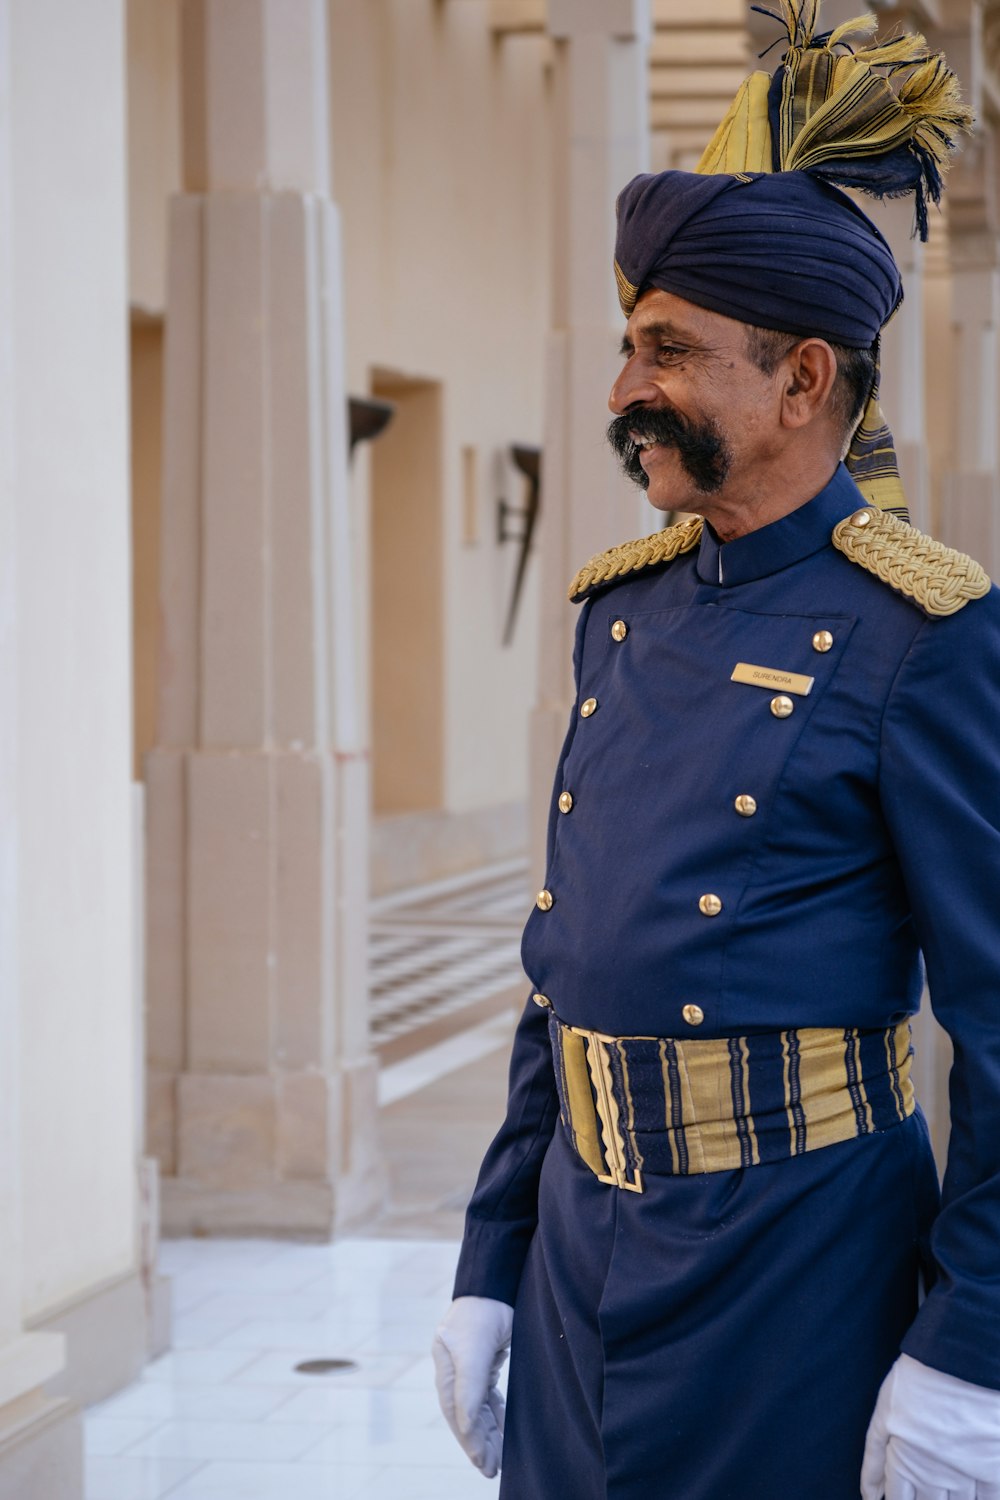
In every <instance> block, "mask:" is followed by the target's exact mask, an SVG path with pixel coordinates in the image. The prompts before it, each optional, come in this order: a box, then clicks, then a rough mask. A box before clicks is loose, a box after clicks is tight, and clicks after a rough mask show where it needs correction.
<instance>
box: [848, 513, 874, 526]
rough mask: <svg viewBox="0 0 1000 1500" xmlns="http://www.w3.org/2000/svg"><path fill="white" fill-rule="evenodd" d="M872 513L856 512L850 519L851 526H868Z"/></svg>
mask: <svg viewBox="0 0 1000 1500" xmlns="http://www.w3.org/2000/svg"><path fill="white" fill-rule="evenodd" d="M871 519H872V513H871V511H870V510H856V511H855V512H854V514H853V516H852V517H851V525H852V526H870V525H871Z"/></svg>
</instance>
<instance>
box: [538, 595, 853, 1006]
mask: <svg viewBox="0 0 1000 1500" xmlns="http://www.w3.org/2000/svg"><path fill="white" fill-rule="evenodd" d="M627 635H628V625H627V624H626V623H625V621H624V620H615V622H614V623H613V625H612V626H611V638H612V640H614V641H616V642H617V643H618V644H619V645H620V644H621V642H622V641H624V640H625V638H626V636H627ZM832 646H833V636H832V634H831V633H830V631H829V630H817V631H816V633H815V635H814V636H813V638H812V648H813V650H814V651H818V652H820V653H825V652H827V651H829V650H830V649H831V648H832ZM597 708H598V702H597V699H596V698H585V699H584V700H583V702H582V703H581V704H580V717H581V718H582V719H589V718H591V717H592V716H593V715H594V714H595V713H596V712H597ZM770 708H771V712H772V714H773V715H774V716H775V718H776V719H787V718H788V717H789V715H790V714H792V713H793V712H794V710H795V704H794V703H793V702H792V700H791V698H789V697H787V696H786V695H785V694H784V693H779V694H778V695H777V696H776V697H774V698H772V699H771V704H770ZM573 806H574V803H573V794H572V792H571V791H569V789H568V788H564V789H563V790H562V791H561V792H560V793H559V799H558V807H559V811H560V812H561V813H564V814H565V813H570V812H572V810H573ZM733 807H734V809H735V811H736V812H737V813H738V814H739V816H740V817H741V818H752V817H753V816H754V815H755V813H756V812H757V799H756V798H755V797H753V796H752V795H751V794H750V793H749V792H741V793H740V794H739V796H737V797H736V798H735V800H734V802H733ZM554 904H555V898H554V896H553V895H552V892H551V891H549V890H541V891H539V892H538V895H537V896H536V897H535V905H536V906H537V907H538V910H539V911H551V910H552V907H553V906H554ZM722 907H723V903H722V898H721V896H717V895H716V894H715V893H714V892H713V891H706V893H705V894H704V895H703V896H699V898H698V910H699V911H700V912H701V914H702V916H705V917H717V916H718V915H719V913H720V912H721V911H722ZM532 999H533V1000H534V1002H535V1004H536V1005H540V1006H543V1007H549V1008H551V1005H552V1001H551V1000H550V999H549V998H548V996H547V995H542V994H535V995H533V996H532ZM681 1015H682V1017H683V1019H684V1021H685V1022H686V1024H687V1025H688V1026H700V1025H701V1024H702V1022H703V1021H704V1019H705V1012H704V1011H703V1010H702V1008H701V1006H700V1005H693V1004H688V1005H685V1006H683V1007H682V1009H681Z"/></svg>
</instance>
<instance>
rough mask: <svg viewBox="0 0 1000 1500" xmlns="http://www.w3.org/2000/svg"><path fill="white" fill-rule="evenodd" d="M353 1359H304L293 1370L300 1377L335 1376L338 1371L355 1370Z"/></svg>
mask: <svg viewBox="0 0 1000 1500" xmlns="http://www.w3.org/2000/svg"><path fill="white" fill-rule="evenodd" d="M357 1368H358V1367H357V1365H356V1364H355V1363H354V1360H353V1359H304V1360H303V1361H302V1363H301V1364H300V1365H296V1366H295V1369H296V1371H297V1372H298V1374H300V1375H335V1374H336V1372H337V1371H338V1370H356V1369H357Z"/></svg>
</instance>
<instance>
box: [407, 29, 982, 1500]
mask: <svg viewBox="0 0 1000 1500" xmlns="http://www.w3.org/2000/svg"><path fill="white" fill-rule="evenodd" d="M785 8H786V11H787V19H788V22H789V37H790V42H791V46H790V48H789V52H788V53H787V54H786V57H785V59H784V61H783V64H782V67H781V68H780V69H779V70H778V73H777V75H776V79H775V82H774V84H773V85H771V84H769V87H768V88H766V89H764V90H763V92H762V91H761V88H760V84H759V81H758V82H757V83H756V84H755V83H754V80H751V82H750V84H749V85H748V86H747V89H748V90H749V94H748V96H747V97H744V98H743V103H742V105H741V103H740V100H738V101H737V106H734V111H735V113H732V114H731V116H730V118H729V121H728V124H727V127H726V132H725V134H724V138H723V139H721V140H717V141H716V142H715V143H713V147H712V148H710V151H709V153H708V157H709V165H710V166H711V170H710V171H709V172H708V173H706V174H703V175H698V174H688V173H679V172H668V173H663V174H660V175H659V176H657V177H640V178H637V179H635V181H633V182H632V183H630V184H629V186H628V187H627V188H626V189H625V191H624V193H623V194H622V195H621V197H620V199H619V202H618V243H617V255H616V268H615V269H616V274H617V277H618V284H619V292H620V296H621V300H622V305H623V310H624V311H625V312H626V315H627V318H628V321H627V324H626V329H625V339H624V342H623V346H622V353H623V358H624V364H623V368H622V370H621V373H620V375H619V376H618V379H617V380H616V382H615V384H614V387H613V389H612V392H611V398H610V406H611V410H612V412H613V413H614V420H613V422H612V424H611V429H610V437H611V441H612V443H613V445H614V447H615V448H616V450H617V451H618V452H619V454H620V455H621V456H622V458H623V461H624V463H625V465H626V469H627V470H628V472H630V473H631V474H632V475H633V477H634V478H636V479H637V480H638V481H639V482H640V483H643V484H644V485H645V486H646V487H647V493H648V495H649V498H650V500H651V501H652V503H653V504H654V505H657V506H659V507H661V508H662V509H665V510H682V511H687V512H691V513H693V516H694V519H692V520H690V521H687V522H684V523H682V524H681V525H679V526H672V527H668V528H667V530H666V531H663V532H660V533H657V534H656V535H655V536H653V537H650V538H646V539H644V540H643V541H641V542H636V543H629V544H626V545H625V546H623V547H619V548H614V549H612V550H611V552H609V553H606V554H603V555H602V556H600V557H598V558H595V559H594V560H593V561H592V562H591V563H590V564H588V565H587V566H586V567H585V568H583V569H582V570H581V572H580V573H579V574H578V576H577V578H576V580H575V581H574V585H573V589H572V597H573V598H574V599H575V600H577V601H578V602H580V603H581V605H582V608H581V617H580V621H579V626H578V630H577V640H576V650H575V662H574V664H575V671H576V683H577V700H576V705H575V708H574V713H573V717H572V721H571V724H570V728H569V732H568V735H567V738H566V742H565V745H564V748H563V752H562V756H561V758H560V763H559V767H558V769H557V773H556V782H555V789H554V796H553V805H552V813H551V818H550V828H549V846H548V865H547V874H546V880H545V888H544V889H543V890H542V891H541V892H540V893H539V895H538V898H537V902H536V909H535V911H534V912H533V913H532V916H531V918H530V920H529V922H528V925H527V928H526V931H525V938H524V947H523V956H524V963H525V970H526V972H527V974H528V976H529V979H530V981H531V983H532V986H533V997H532V1000H533V1003H532V1002H529V1004H528V1005H527V1007H526V1010H525V1014H524V1017H523V1018H522V1021H521V1023H520V1026H519V1029H518V1034H517V1038H516V1041H515V1047H514V1055H513V1060H512V1066H511V1086H510V1097H509V1103H508V1111H507V1118H506V1121H505V1123H504V1126H503V1128H502V1129H501V1131H500V1133H499V1135H498V1136H497V1138H496V1140H495V1141H494V1143H493V1145H492V1146H491V1148H490V1151H489V1152H488V1154H487V1157H486V1160H485V1162H484V1164H483V1169H482V1172H481V1174H480V1179H479V1183H478V1185H477V1188H476V1192H475V1194H474V1196H473V1199H472V1202H471V1204H470V1208H469V1214H468V1219H467V1227H466V1237H465V1242H464V1245H463V1249H462V1256H461V1260H460V1264H459V1270H458V1275H457V1280H456V1287H455V1296H456V1300H455V1302H454V1303H453V1304H452V1308H451V1310H450V1312H449V1314H448V1316H447V1317H446V1318H445V1320H444V1322H443V1324H442V1326H441V1328H440V1329H439V1330H438V1334H437V1337H436V1340H435V1350H434V1353H435V1363H436V1366H437V1374H438V1384H439V1390H440V1393H441V1399H442V1406H443V1408H444V1410H445V1414H446V1416H447V1417H448V1419H449V1421H450V1422H451V1424H452V1426H453V1428H454V1430H455V1432H456V1434H457V1436H458V1437H459V1440H460V1441H461V1442H462V1444H463V1446H464V1447H465V1448H466V1451H467V1452H468V1453H469V1456H470V1457H471V1458H472V1460H473V1462H475V1463H476V1464H477V1465H478V1467H480V1468H481V1469H482V1471H483V1472H484V1473H485V1474H487V1475H490V1474H493V1473H495V1472H496V1471H497V1468H498V1467H499V1466H500V1460H501V1441H503V1473H502V1481H501V1495H502V1496H504V1497H505V1500H639V1497H640V1496H641V1497H643V1500H647V1497H652V1500H785V1497H789V1500H791V1497H795V1500H856V1497H857V1496H858V1494H859V1490H860V1492H862V1493H863V1495H864V1500H879V1497H881V1496H882V1495H883V1494H884V1495H885V1496H886V1497H887V1500H941V1497H953V1500H998V1497H1000V1337H998V1335H1000V1234H998V1228H1000V922H998V918H997V912H996V892H997V890H998V889H1000V776H998V775H997V770H998V761H1000V595H998V593H997V591H996V590H991V589H990V588H989V583H988V580H987V579H986V577H985V575H984V574H983V572H982V569H981V568H979V567H978V565H977V564H975V563H974V562H972V561H971V560H970V559H968V558H965V557H963V556H961V555H960V554H957V553H954V552H952V551H950V550H949V549H947V548H944V547H942V546H941V545H940V544H938V543H935V542H931V541H930V540H929V539H927V538H925V537H922V536H921V535H920V534H919V533H918V532H915V531H914V530H913V529H912V528H910V527H909V526H908V525H907V524H906V522H905V521H903V520H901V519H900V518H899V516H898V514H894V511H897V510H898V508H899V494H898V489H897V487H896V486H895V484H894V469H893V462H892V454H891V440H890V439H889V436H888V433H887V432H886V431H885V430H884V428H882V427H881V425H880V420H879V414H878V412H877V404H876V402H875V400H874V392H875V386H876V371H877V341H878V334H879V330H880V328H881V327H882V325H883V324H884V323H885V321H886V319H887V318H888V317H889V316H890V315H891V313H892V312H893V310H894V309H895V307H896V306H897V305H898V302H899V300H900V296H901V287H900V283H899V276H898V272H897V270H896V267H895V264H894V262H893V259H892V256H891V253H890V251H889V248H888V246H887V244H886V243H885V241H884V239H883V238H882V236H881V235H880V234H879V233H878V231H877V229H876V228H875V226H874V225H873V224H872V223H871V222H870V221H869V220H868V219H867V218H866V216H865V215H864V214H862V213H861V211H860V210H859V209H858V208H857V207H856V206H855V204H854V203H853V202H852V201H851V200H850V199H848V198H847V197H846V196H845V195H843V194H842V193H841V192H839V191H838V190H837V188H836V187H833V186H830V185H829V182H828V181H827V180H825V178H830V179H832V180H834V181H836V182H838V183H848V184H853V185H867V186H872V185H873V184H874V185H877V186H878V187H879V188H880V190H882V191H898V190H900V188H901V187H904V186H905V187H909V188H912V189H915V190H916V191H917V193H918V218H922V214H923V208H922V205H923V196H922V195H923V193H925V192H929V193H930V195H931V196H933V195H934V193H935V191H936V179H935V176H934V171H932V166H934V163H932V161H931V159H930V155H929V154H928V153H930V151H931V147H930V146H929V145H928V142H932V141H933V140H934V139H936V140H937V148H936V149H938V150H939V153H940V150H941V149H942V148H941V143H942V141H944V140H945V139H946V137H947V135H948V128H947V127H949V126H950V127H951V128H952V129H954V128H956V127H957V126H958V125H960V124H961V123H963V121H962V119H961V117H960V114H959V112H958V106H957V103H956V99H955V95H954V91H953V88H952V87H951V86H950V84H948V82H947V80H946V79H945V78H944V77H943V76H942V68H943V65H942V64H941V62H940V59H936V58H934V59H930V58H927V57H926V55H925V54H923V53H922V52H919V51H918V47H919V39H916V40H914V39H912V38H911V39H907V40H906V43H905V46H904V44H903V43H895V44H893V48H895V50H892V51H891V59H890V60H887V59H886V57H885V55H883V56H882V57H881V59H879V58H877V57H874V53H873V52H872V51H869V52H867V53H866V52H865V51H864V49H861V50H859V51H857V52H856V53H850V52H846V53H844V54H843V55H840V54H837V53H835V51H834V49H836V48H837V47H838V46H839V45H840V42H841V41H842V36H841V35H840V34H837V33H835V34H834V36H833V37H830V38H818V39H816V40H814V38H813V27H814V24H815V14H814V12H815V5H814V4H811V3H810V4H807V5H804V6H803V7H802V8H801V10H800V8H799V7H798V6H797V5H792V4H791V3H786V7H785ZM805 11H808V12H809V13H810V14H809V15H805V16H804V14H803V12H805ZM873 57H874V61H873ZM879 61H881V62H882V64H883V65H884V67H887V68H888V76H887V74H886V72H885V71H882V72H880V71H879V68H878V62H879ZM897 75H898V76H897ZM949 78H950V75H949ZM818 80H819V81H820V82H819V83H818ZM824 80H825V81H824ZM768 95H770V98H768ZM931 96H933V99H934V107H933V110H931V109H930V106H929V105H928V110H929V112H928V113H923V114H922V113H921V108H920V106H919V105H918V103H917V101H918V100H923V101H924V102H925V103H927V101H928V100H929V99H930V98H931ZM754 97H756V99H757V101H758V102H760V100H761V99H763V107H764V110H765V117H764V122H763V125H762V124H761V122H760V120H759V119H756V121H755V116H754V108H753V105H754ZM768 105H770V109H769V110H768ZM743 106H746V107H743ZM855 107H857V109H858V111H859V113H858V115H857V116H856V118H854V125H853V126H852V125H851V119H852V118H853V117H852V115H851V111H852V110H853V109H855ZM894 109H896V110H897V113H895V114H894V113H893V110H894ZM824 110H825V113H824ZM748 120H749V121H750V125H749V127H747V121H748ZM845 120H846V122H847V123H846V124H845ZM874 120H879V121H881V124H880V125H879V127H878V128H879V130H880V131H881V135H880V137H879V139H880V141H881V142H882V143H883V145H884V146H885V148H886V149H885V153H884V154H883V155H879V154H878V153H877V152H874V151H873V148H872V132H873V129H874V126H873V121H874ZM734 122H737V125H734ZM737 126H738V130H739V132H740V139H739V140H736V141H734V140H733V138H732V137H733V134H734V130H735V129H736V128H737ZM852 129H853V138H854V145H855V147H856V150H857V156H856V158H855V157H852ZM907 130H909V131H910V132H911V133H910V135H908V136H907V135H906V134H905V132H906V131H907ZM766 131H771V132H772V133H773V141H772V142H770V144H769V146H768V150H767V151H766V152H765V151H764V150H763V148H762V147H761V144H760V142H761V138H762V134H761V133H762V132H765V133H766ZM755 132H756V133H755ZM823 142H825V143H826V145H825V147H824V146H823ZM803 143H809V149H810V150H811V151H812V156H811V157H807V156H805V155H804V152H805V146H804V144H803ZM771 145H773V147H774V159H775V161H776V162H777V164H778V166H780V167H781V170H780V171H775V172H773V173H770V172H763V171H761V170H760V166H761V161H760V158H761V157H762V156H765V157H766V156H767V155H769V154H770V147H771ZM732 150H737V151H738V152H739V153H740V155H739V159H738V160H737V162H736V163H735V164H732V163H731V162H730V160H729V157H730V155H731V152H732ZM797 150H798V152H799V158H798V160H799V163H800V165H799V167H797V166H796V154H795V153H796V151H797ZM824 151H825V154H824ZM894 152H895V153H897V154H896V156H895V158H894V159H891V160H890V159H889V158H890V157H892V153H894ZM922 152H923V155H922V154H921V153H922ZM755 156H756V159H757V166H756V167H754V169H753V170H744V168H745V167H746V166H748V165H751V166H752V165H753V161H754V159H755ZM748 157H749V158H750V160H749V162H748V161H747V158H748ZM802 161H807V162H809V163H810V164H811V166H812V168H813V169H812V170H810V171H805V170H801V169H800V168H801V162H802ZM852 161H856V163H857V165H856V166H855V167H853V168H852V166H851V162H852ZM936 162H937V166H935V167H934V170H935V171H936V170H937V167H939V166H940V165H941V159H940V154H939V156H938V157H937V158H936ZM817 164H822V165H823V166H824V169H825V174H824V175H819V174H818V173H817V172H816V170H815V168H816V166H817ZM793 168H794V169H793ZM852 172H853V173H854V176H852ZM879 173H881V174H882V175H881V176H879ZM863 414H864V415H863ZM859 419H861V422H860V427H858V423H859ZM856 428H857V429H858V431H857V433H856V434H855V429H856ZM852 435H854V442H853V444H852V443H851V439H852ZM849 444H850V445H851V451H850V454H849V464H850V466H851V471H852V472H853V473H854V475H855V477H856V478H857V481H858V482H857V483H856V482H855V478H852V472H849V471H848V468H846V467H845V466H844V465H843V463H842V462H841V460H842V458H843V456H844V454H845V453H846V452H847V451H848V446H849ZM859 484H860V485H861V486H863V488H859ZM921 951H922V953H923V958H924V961H925V963H926V966H927V972H928V977H929V982H930V990H931V996H932V1001H933V1004H934V1007H935V1010H936V1012H937V1014H938V1016H939V1018H940V1020H941V1021H942V1023H943V1024H944V1026H945V1027H946V1028H947V1029H948V1031H949V1032H950V1033H951V1036H952V1038H953V1040H954V1043H955V1059H956V1060H955V1070H954V1074H953V1080H952V1119H953V1136H952V1145H951V1152H950V1157H949V1166H948V1173H947V1176H946V1180H945V1186H944V1198H943V1205H941V1206H939V1201H938V1188H937V1180H936V1175H935V1171H934V1166H933V1160H932V1156H931V1152H930V1147H929V1143H928V1140H927V1132H926V1128H925V1125H924V1122H923V1119H922V1116H921V1115H920V1112H919V1110H918V1109H917V1108H916V1107H915V1102H914V1099H913V1091H912V1085H911V1083H910V1078H909V1070H910V1050H911V1049H910V1045H909V1027H908V1018H909V1017H910V1016H911V1015H912V1013H913V1012H914V1011H915V1009H916V1008H917V1005H918V1003H919V998H920V992H921V986H922V972H921V962H920V953H921ZM921 1272H922V1273H923V1278H924V1281H925V1283H926V1285H927V1288H928V1290H927V1295H926V1299H925V1300H924V1301H923V1303H922V1305H920V1306H919V1307H918V1281H919V1275H920V1273H921ZM512 1310H513V1311H512ZM512 1325H513V1344H512V1349H511V1379H510V1395H509V1405H508V1413H507V1423H506V1435H505V1436H504V1434H503V1426H504V1423H503V1404H502V1401H501V1399H500V1397H499V1395H498V1393H497V1391H496V1379H497V1375H498V1372H499V1368H500V1366H501V1364H502V1361H503V1359H504V1357H505V1354H506V1350H507V1345H508V1342H509V1340H510V1337H511V1327H512ZM880 1388H881V1389H880ZM873 1412H874V1416H873ZM866 1434H867V1446H866ZM862 1467H863V1468H864V1474H863V1479H862Z"/></svg>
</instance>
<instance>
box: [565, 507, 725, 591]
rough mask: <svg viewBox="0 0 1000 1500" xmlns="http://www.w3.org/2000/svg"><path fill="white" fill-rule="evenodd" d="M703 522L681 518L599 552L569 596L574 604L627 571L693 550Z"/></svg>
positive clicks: (638, 569)
mask: <svg viewBox="0 0 1000 1500" xmlns="http://www.w3.org/2000/svg"><path fill="white" fill-rule="evenodd" d="M703 524H704V523H703V522H702V519H701V516H693V517H692V518H691V520H690V521H680V522H679V523H678V524H677V525H676V526H668V527H667V528H666V529H665V530H664V531H654V532H653V535H652V536H643V537H640V538H639V539H638V541H635V542H622V544H621V546H620V547H609V548H608V550H607V552H599V553H598V554H597V556H596V557H592V558H591V559H590V562H589V563H587V564H586V566H585V567H582V568H581V569H580V571H579V573H577V575H576V577H575V578H574V579H573V582H572V583H571V585H570V590H569V597H570V599H571V600H572V601H573V603H574V604H575V603H577V602H578V601H579V600H580V599H583V598H584V597H585V596H586V595H587V594H589V593H590V590H591V589H594V588H597V587H598V585H600V584H602V583H610V582H611V580H612V579H613V578H621V577H623V576H624V575H625V574H626V573H638V572H639V571H640V569H642V568H650V567H652V566H653V564H654V563H665V562H673V560H674V558H675V557H679V556H680V554H681V553H682V552H690V551H691V548H692V547H696V546H697V545H698V539H699V538H700V536H701V528H702V525H703Z"/></svg>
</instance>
